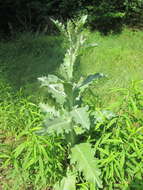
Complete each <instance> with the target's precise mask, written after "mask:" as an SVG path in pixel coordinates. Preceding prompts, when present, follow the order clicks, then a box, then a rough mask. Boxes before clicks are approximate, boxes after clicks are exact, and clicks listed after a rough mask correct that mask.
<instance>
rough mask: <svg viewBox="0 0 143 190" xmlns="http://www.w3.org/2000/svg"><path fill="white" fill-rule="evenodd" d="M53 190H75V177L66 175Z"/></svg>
mask: <svg viewBox="0 0 143 190" xmlns="http://www.w3.org/2000/svg"><path fill="white" fill-rule="evenodd" d="M54 190H76V176H75V175H68V176H67V177H63V179H62V181H61V182H60V183H56V184H55V186H54Z"/></svg>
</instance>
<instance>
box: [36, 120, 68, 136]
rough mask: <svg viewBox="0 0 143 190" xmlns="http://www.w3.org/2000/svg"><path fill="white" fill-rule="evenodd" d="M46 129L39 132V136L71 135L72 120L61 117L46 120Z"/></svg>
mask: <svg viewBox="0 0 143 190" xmlns="http://www.w3.org/2000/svg"><path fill="white" fill-rule="evenodd" d="M44 123H45V127H44V128H43V129H41V130H39V131H38V132H37V134H40V135H45V134H54V133H56V134H62V133H64V132H65V133H69V132H70V131H71V130H72V125H71V118H70V117H69V118H64V117H59V118H55V119H52V120H50V119H45V121H44Z"/></svg>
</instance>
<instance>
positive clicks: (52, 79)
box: [38, 75, 63, 86]
mask: <svg viewBox="0 0 143 190" xmlns="http://www.w3.org/2000/svg"><path fill="white" fill-rule="evenodd" d="M38 80H39V81H40V82H41V86H48V85H49V84H56V83H62V82H63V81H62V80H61V79H60V78H58V77H57V76H56V75H48V76H47V77H46V76H44V77H39V78H38Z"/></svg>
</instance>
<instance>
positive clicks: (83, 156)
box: [71, 143, 102, 188]
mask: <svg viewBox="0 0 143 190" xmlns="http://www.w3.org/2000/svg"><path fill="white" fill-rule="evenodd" d="M71 152H72V153H71V164H76V166H77V168H78V170H79V171H81V172H83V175H84V176H85V178H86V180H87V181H88V182H89V183H92V184H95V185H97V186H98V187H99V188H102V181H101V179H100V173H101V172H100V170H99V168H98V164H97V159H95V158H94V152H93V149H92V148H91V145H90V144H89V143H81V144H78V145H75V146H74V147H73V148H72V149H71Z"/></svg>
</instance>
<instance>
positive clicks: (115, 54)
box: [81, 30, 143, 90]
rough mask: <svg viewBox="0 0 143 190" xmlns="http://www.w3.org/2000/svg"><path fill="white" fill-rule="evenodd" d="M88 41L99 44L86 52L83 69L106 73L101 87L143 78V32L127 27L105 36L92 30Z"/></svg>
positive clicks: (115, 85)
mask: <svg viewBox="0 0 143 190" xmlns="http://www.w3.org/2000/svg"><path fill="white" fill-rule="evenodd" d="M88 41H89V42H90V43H92V42H97V43H98V47H96V48H94V49H92V50H88V51H86V53H84V54H83V56H82V57H81V70H82V72H83V73H85V74H87V73H94V72H102V73H105V74H107V75H108V81H106V82H105V83H104V84H103V85H102V90H103V89H105V90H107V89H109V88H110V87H111V88H112V87H123V86H127V84H128V83H129V82H130V81H131V80H140V79H142V78H143V53H142V52H143V43H142V41H143V32H141V31H138V32H133V31H130V30H124V32H123V33H122V34H120V35H111V36H106V37H103V36H101V35H99V34H98V33H92V34H90V35H89V40H88Z"/></svg>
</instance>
